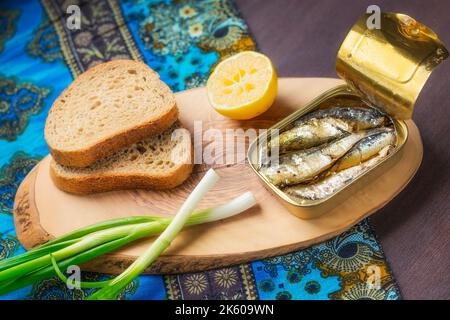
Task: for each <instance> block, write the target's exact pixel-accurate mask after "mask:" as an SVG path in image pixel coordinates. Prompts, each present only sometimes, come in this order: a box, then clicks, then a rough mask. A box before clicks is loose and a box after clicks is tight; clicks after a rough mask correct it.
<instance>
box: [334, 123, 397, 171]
mask: <svg viewBox="0 0 450 320" xmlns="http://www.w3.org/2000/svg"><path fill="white" fill-rule="evenodd" d="M374 130H375V131H374V134H371V135H369V136H368V137H366V138H364V139H362V140H361V141H360V142H358V143H357V144H356V145H355V146H354V147H353V148H352V149H351V150H350V151H349V152H348V153H347V154H345V155H344V156H343V157H342V158H341V159H339V160H338V161H337V162H336V164H335V165H334V166H333V167H332V168H331V169H330V170H329V172H337V171H341V170H344V169H347V168H350V167H353V166H356V165H359V164H360V163H361V162H364V161H366V160H368V159H370V158H371V157H373V156H375V155H376V154H377V153H379V152H380V150H381V149H383V148H384V147H386V146H389V145H392V146H393V145H394V144H395V140H396V139H395V138H396V136H395V131H394V129H392V128H386V127H384V128H378V129H374Z"/></svg>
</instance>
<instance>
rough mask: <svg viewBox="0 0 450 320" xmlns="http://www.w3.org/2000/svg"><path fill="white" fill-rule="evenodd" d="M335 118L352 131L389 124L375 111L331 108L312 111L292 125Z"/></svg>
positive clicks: (360, 108)
mask: <svg viewBox="0 0 450 320" xmlns="http://www.w3.org/2000/svg"><path fill="white" fill-rule="evenodd" d="M329 117H332V118H335V119H340V120H342V121H345V122H347V124H348V125H350V126H352V128H353V130H354V131H358V130H365V129H371V128H377V127H381V126H383V125H387V124H389V122H390V121H389V118H388V117H386V116H385V115H383V114H382V113H381V112H379V111H378V110H376V109H373V108H363V107H332V108H327V109H319V110H316V111H313V112H311V113H309V114H307V115H305V116H303V117H301V118H300V119H298V120H297V121H295V122H294V125H296V126H299V125H302V124H304V123H305V122H308V121H309V120H310V119H313V118H315V119H323V118H329Z"/></svg>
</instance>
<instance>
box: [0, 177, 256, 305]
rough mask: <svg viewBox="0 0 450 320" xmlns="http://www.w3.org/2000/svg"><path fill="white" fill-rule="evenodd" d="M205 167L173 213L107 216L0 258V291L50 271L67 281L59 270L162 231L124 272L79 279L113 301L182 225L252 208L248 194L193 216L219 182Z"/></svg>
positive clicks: (37, 279)
mask: <svg viewBox="0 0 450 320" xmlns="http://www.w3.org/2000/svg"><path fill="white" fill-rule="evenodd" d="M218 178H219V177H218V176H217V174H216V173H215V172H214V171H213V170H210V171H208V172H207V173H206V174H205V176H204V177H203V179H202V180H201V181H200V183H199V184H198V185H197V187H196V188H195V189H194V191H193V192H192V193H191V194H190V196H189V197H188V198H187V200H186V201H185V203H184V204H183V205H182V207H181V208H180V210H179V212H178V213H177V214H176V215H175V216H174V217H128V218H121V219H114V220H109V221H106V222H101V223H98V224H94V225H91V226H88V227H85V228H82V229H80V230H77V231H74V232H72V233H69V234H67V235H64V236H62V237H59V238H57V239H54V240H52V241H49V242H47V243H45V244H43V245H41V246H38V247H36V248H34V249H32V250H30V251H28V252H26V253H24V254H21V255H18V256H15V257H12V258H9V259H5V260H2V261H0V295H4V294H6V293H8V292H10V291H13V290H16V289H19V288H22V287H25V286H28V285H30V284H33V283H35V282H38V281H40V280H43V279H47V278H49V277H51V276H53V275H55V274H56V275H57V276H58V277H60V278H61V279H62V280H64V281H67V279H66V278H65V276H64V274H63V273H62V272H61V269H64V270H65V269H67V268H68V267H69V266H71V265H77V264H82V263H84V262H87V261H89V260H91V259H94V258H96V257H98V256H101V255H103V254H105V253H108V252H111V251H113V250H116V249H118V248H121V247H123V246H125V245H127V244H129V243H131V242H133V241H136V240H138V239H142V238H145V237H150V236H154V235H156V234H161V235H160V236H159V237H158V238H157V239H156V240H155V241H154V242H153V243H152V244H151V245H150V247H149V248H148V249H147V250H146V251H145V252H144V254H143V255H142V256H140V257H139V258H138V259H137V260H136V261H135V262H134V263H133V264H131V265H130V267H129V268H127V269H126V270H125V271H124V272H123V273H122V274H120V275H119V276H117V277H116V278H114V279H112V280H109V281H102V282H97V283H85V282H80V283H78V284H79V285H80V287H86V288H98V287H101V289H100V290H98V291H97V292H96V293H94V295H93V296H91V297H90V298H92V299H115V298H116V297H117V296H118V294H119V293H120V292H121V291H122V290H123V288H124V287H125V286H126V285H127V284H128V283H130V282H131V281H133V280H134V279H135V278H136V277H137V276H138V275H139V274H141V273H142V272H143V271H144V270H145V269H146V268H147V267H148V266H149V265H150V264H151V263H152V262H153V261H154V260H155V259H156V258H157V257H158V256H159V255H160V254H161V253H162V252H163V251H164V250H165V249H166V248H167V247H168V246H169V245H170V243H171V242H172V240H173V239H174V238H175V236H176V235H177V234H178V233H179V232H180V231H181V229H182V228H183V227H184V226H193V225H198V224H203V223H207V222H212V221H217V220H221V219H225V218H229V217H231V216H234V215H236V214H239V213H241V212H243V211H245V210H247V209H248V208H250V207H252V206H253V205H254V204H255V203H256V201H255V198H254V196H253V194H252V193H251V192H246V193H244V194H242V195H241V196H239V197H237V198H235V199H233V200H231V201H230V202H228V203H226V204H223V205H221V206H218V207H215V208H209V209H205V210H202V211H198V212H195V213H193V214H192V215H191V213H192V211H193V210H194V208H195V207H196V206H197V204H198V202H199V201H200V199H201V198H202V197H203V195H204V194H205V193H206V192H207V191H208V190H209V189H210V188H211V187H212V186H213V185H214V184H215V183H216V182H217V180H218Z"/></svg>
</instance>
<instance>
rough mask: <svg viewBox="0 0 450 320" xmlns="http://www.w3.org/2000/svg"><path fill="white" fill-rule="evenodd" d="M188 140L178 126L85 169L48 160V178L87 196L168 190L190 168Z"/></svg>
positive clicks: (179, 180)
mask: <svg viewBox="0 0 450 320" xmlns="http://www.w3.org/2000/svg"><path fill="white" fill-rule="evenodd" d="M192 155H193V151H192V144H191V137H190V134H189V132H188V131H187V130H186V129H182V128H180V127H179V126H178V123H177V124H175V125H174V126H173V127H171V128H169V129H168V130H166V131H164V132H163V133H161V134H159V135H157V136H153V137H151V138H148V139H146V140H144V141H140V142H137V143H134V144H133V145H131V146H130V147H127V148H125V149H122V150H120V151H118V152H116V153H114V154H113V155H111V156H110V157H107V158H105V159H101V160H99V161H97V162H96V163H94V164H93V165H92V166H90V167H87V168H73V167H66V166H62V165H60V164H58V163H57V162H56V161H55V160H54V159H52V161H51V164H50V175H51V177H52V179H53V181H54V182H55V184H56V186H57V187H58V188H59V189H61V190H63V191H66V192H70V193H78V194H88V193H94V192H104V191H112V190H120V189H170V188H174V187H176V186H178V185H180V184H181V183H183V182H184V181H185V180H186V179H187V178H188V177H189V175H190V174H191V172H192V167H193V159H192Z"/></svg>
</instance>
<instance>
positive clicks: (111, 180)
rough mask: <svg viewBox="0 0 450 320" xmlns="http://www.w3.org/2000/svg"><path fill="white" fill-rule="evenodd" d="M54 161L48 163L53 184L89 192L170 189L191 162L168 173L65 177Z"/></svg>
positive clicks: (187, 173)
mask: <svg viewBox="0 0 450 320" xmlns="http://www.w3.org/2000/svg"><path fill="white" fill-rule="evenodd" d="M54 166H55V162H54V159H52V162H51V164H50V176H51V178H52V180H53V182H54V183H55V185H56V186H57V187H58V188H59V189H61V190H63V191H65V192H69V193H75V194H91V193H97V192H106V191H114V190H129V189H153V190H165V189H172V188H175V187H177V186H179V185H180V184H182V183H183V182H184V181H185V180H186V179H187V178H188V177H189V176H190V174H191V173H192V169H193V164H192V161H191V163H185V164H181V165H179V166H178V167H177V168H176V169H175V170H173V171H171V173H170V174H165V173H161V174H158V175H153V174H147V173H139V172H135V173H122V174H113V173H102V174H96V173H93V174H89V175H84V176H77V177H70V178H68V177H66V176H63V175H59V174H58V172H57V170H55V168H54Z"/></svg>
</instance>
